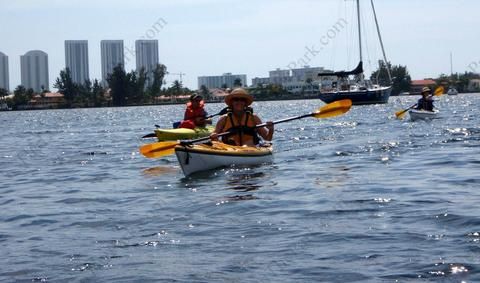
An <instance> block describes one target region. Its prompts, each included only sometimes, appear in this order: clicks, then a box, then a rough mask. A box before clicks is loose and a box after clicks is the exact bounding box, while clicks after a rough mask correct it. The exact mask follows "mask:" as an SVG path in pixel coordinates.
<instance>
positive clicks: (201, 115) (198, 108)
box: [178, 93, 212, 129]
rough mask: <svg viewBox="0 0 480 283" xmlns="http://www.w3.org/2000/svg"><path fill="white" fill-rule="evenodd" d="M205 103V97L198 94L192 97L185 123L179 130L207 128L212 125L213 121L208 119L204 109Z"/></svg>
mask: <svg viewBox="0 0 480 283" xmlns="http://www.w3.org/2000/svg"><path fill="white" fill-rule="evenodd" d="M204 107H205V101H204V100H203V97H202V96H201V95H199V94H197V93H194V94H192V95H191V96H190V101H189V102H188V103H187V108H186V109H185V115H184V118H183V121H182V122H181V123H180V125H179V126H178V127H179V128H187V129H195V128H196V127H205V126H206V125H207V124H211V123H212V120H211V119H206V117H207V115H208V113H207V111H205V109H204Z"/></svg>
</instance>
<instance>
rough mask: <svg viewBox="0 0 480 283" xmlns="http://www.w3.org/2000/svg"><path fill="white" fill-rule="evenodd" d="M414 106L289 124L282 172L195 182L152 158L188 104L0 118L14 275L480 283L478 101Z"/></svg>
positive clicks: (5, 242) (3, 194) (284, 110)
mask: <svg viewBox="0 0 480 283" xmlns="http://www.w3.org/2000/svg"><path fill="white" fill-rule="evenodd" d="M413 102H414V98H406V97H401V98H391V99H390V103H389V104H388V105H376V106H362V107H354V108H352V110H351V111H350V112H349V113H347V114H346V115H344V116H341V117H337V118H334V119H329V120H326V119H321V120H316V119H313V118H308V119H303V120H298V121H293V122H290V123H285V124H280V125H278V126H277V132H276V135H275V138H274V142H275V161H274V163H273V164H270V165H265V166H260V167H254V168H237V169H235V168H229V169H222V170H216V171H212V172H207V173H205V174H200V175H198V176H196V177H194V178H184V177H183V175H182V173H181V170H180V168H179V166H178V164H177V162H176V159H175V158H174V157H173V156H171V157H168V158H165V159H157V160H147V159H145V158H143V156H141V155H139V153H138V146H139V145H140V144H141V143H142V142H144V141H142V140H141V139H140V137H141V136H142V135H144V134H147V133H149V132H151V130H152V129H153V125H154V124H160V125H166V126H167V125H171V123H172V122H173V121H174V119H175V118H177V117H180V116H182V111H183V106H182V105H177V106H157V107H133V108H115V109H113V108H110V109H108V108H107V109H79V110H69V111H65V110H57V111H29V112H8V113H5V112H3V113H0V130H1V140H0V170H1V179H0V210H1V214H0V252H1V253H0V254H1V256H0V281H2V282H32V281H34V282H104V281H112V282H162V281H165V282H167V281H168V282H170V281H173V280H176V282H314V281H315V282H461V281H465V282H480V206H479V203H480V188H479V184H480V155H479V154H480V124H479V122H478V117H479V105H480V95H459V96H456V97H448V96H443V97H441V98H440V100H439V101H438V102H437V103H436V105H437V106H438V107H439V108H440V109H441V114H442V117H441V118H440V119H437V120H434V121H430V122H424V121H423V122H422V121H421V122H415V123H412V122H410V121H408V119H405V120H403V121H399V120H396V119H395V118H394V113H395V111H397V110H399V109H401V108H404V107H407V106H409V105H411V104H412V103H413ZM321 105H323V103H321V102H320V101H318V100H299V101H282V102H261V103H255V105H254V106H255V111H256V112H257V113H259V115H260V116H261V117H263V119H264V120H266V119H272V120H275V119H280V118H285V117H288V116H296V115H300V114H305V113H309V112H311V111H314V110H315V109H316V108H318V107H320V106H321ZM207 107H208V110H209V111H210V112H211V113H214V112H216V111H218V110H220V109H221V108H222V107H223V105H221V104H209V105H207ZM407 118H408V115H407Z"/></svg>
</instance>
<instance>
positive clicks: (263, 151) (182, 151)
mask: <svg viewBox="0 0 480 283" xmlns="http://www.w3.org/2000/svg"><path fill="white" fill-rule="evenodd" d="M175 154H176V156H177V159H178V162H179V163H180V166H181V168H182V171H183V173H184V174H185V176H189V175H191V174H193V173H196V172H200V171H206V170H211V169H215V168H219V167H225V166H232V165H240V166H243V165H259V164H263V163H269V162H272V160H273V149H272V146H271V145H270V146H258V147H246V146H232V145H228V144H224V143H221V142H212V143H208V144H197V145H191V146H177V147H175Z"/></svg>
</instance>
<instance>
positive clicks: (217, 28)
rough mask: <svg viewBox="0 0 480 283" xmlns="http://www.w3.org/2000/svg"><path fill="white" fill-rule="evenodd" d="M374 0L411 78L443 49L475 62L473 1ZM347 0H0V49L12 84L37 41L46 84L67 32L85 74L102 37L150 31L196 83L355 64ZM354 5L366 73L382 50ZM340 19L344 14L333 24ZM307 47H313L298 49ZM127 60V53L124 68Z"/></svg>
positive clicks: (435, 64) (397, 59) (479, 34)
mask: <svg viewBox="0 0 480 283" xmlns="http://www.w3.org/2000/svg"><path fill="white" fill-rule="evenodd" d="M375 4H376V9H377V14H378V17H379V21H380V25H381V31H382V36H383V39H384V43H385V47H386V52H387V57H388V59H389V60H390V61H391V62H392V63H393V64H402V65H407V67H408V70H409V71H410V73H411V75H412V76H413V78H414V79H420V78H424V77H432V76H437V75H438V74H440V73H449V72H450V60H449V56H450V52H452V53H453V58H454V66H453V68H454V71H461V72H463V71H465V70H467V69H468V70H470V68H469V66H473V65H471V64H472V63H474V62H476V63H478V64H477V65H478V66H479V70H477V72H480V62H479V61H480V20H479V18H480V16H479V15H478V14H479V13H480V1H477V0H422V1H418V0H416V1H414V0H376V1H375ZM353 5H354V1H352V0H346V1H345V0H295V1H294V0H258V1H251V0H244V1H229V0H225V1H220V0H175V1H173V0H172V1H170V0H160V1H159V0H136V1H114V0H97V1H92V0H70V1H63V0H48V1H47V0H15V1H8V0H0V38H1V39H2V40H1V41H0V51H1V52H3V53H5V54H6V55H8V56H9V64H10V87H11V88H12V89H13V88H14V87H15V86H16V85H18V84H19V83H20V55H23V54H25V53H26V52H27V51H29V50H36V49H39V50H43V51H45V52H47V53H48V55H49V69H50V74H49V75H50V83H51V85H53V82H54V80H55V78H56V77H57V76H58V73H59V71H60V70H61V69H63V68H64V66H65V55H64V40H66V39H87V40H88V41H89V55H90V58H89V60H90V77H91V78H100V76H101V75H100V74H101V68H100V40H102V39H123V40H124V43H125V46H126V47H133V46H134V41H135V40H136V39H139V38H141V37H152V38H155V39H158V40H159V50H160V52H159V53H160V61H161V63H163V64H165V65H166V66H167V68H168V70H169V71H170V72H172V73H178V72H182V73H185V74H186V75H185V76H184V78H183V79H184V83H185V84H186V85H187V86H188V87H191V88H196V87H197V77H198V76H201V75H220V74H222V73H225V72H232V73H240V74H247V77H248V80H249V82H250V81H251V79H252V78H253V77H265V76H268V71H269V70H273V69H275V68H283V69H285V68H287V67H288V66H293V65H292V62H296V65H298V66H300V65H301V61H302V58H303V62H305V61H306V62H307V63H308V64H309V65H310V66H323V67H326V68H330V69H335V70H341V69H348V68H352V67H354V65H356V63H357V61H358V59H357V57H358V55H357V54H358V52H357V51H356V49H357V42H356V31H355V29H356V22H355V18H354V13H353V12H354V9H353V7H354V6H353ZM362 12H364V13H363V18H364V21H363V22H364V23H363V28H364V32H365V40H364V41H365V48H364V57H365V59H364V61H365V67H366V69H367V75H368V72H369V70H371V69H374V68H375V66H376V61H377V60H378V59H380V58H381V53H380V49H379V44H378V41H377V38H376V37H375V32H376V31H375V29H374V25H373V18H372V16H371V9H370V1H369V0H368V1H366V0H362ZM339 21H341V22H342V23H346V24H344V25H343V27H341V28H339V26H337V29H336V30H335V33H333V32H332V31H331V30H332V28H333V27H334V26H335V24H336V23H338V22H339ZM160 22H161V23H162V24H161V25H162V27H161V28H160V26H159V25H158V24H156V23H160ZM155 27H156V28H155ZM329 32H330V33H329ZM328 36H330V37H328ZM322 39H323V40H322ZM312 47H313V49H314V50H316V51H315V52H313V54H314V55H312V53H310V55H309V56H307V57H305V56H304V55H305V53H306V52H308V51H307V48H309V49H312ZM305 58H308V60H307V59H305ZM299 61H300V62H299ZM134 64H135V60H134V58H132V60H130V62H128V63H127V64H126V67H127V69H128V70H130V69H133V68H134V67H135V65H134ZM177 78H178V77H176V76H169V77H167V81H168V82H169V83H171V81H173V80H174V79H177Z"/></svg>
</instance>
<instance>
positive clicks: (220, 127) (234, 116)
mask: <svg viewBox="0 0 480 283" xmlns="http://www.w3.org/2000/svg"><path fill="white" fill-rule="evenodd" d="M252 102H253V97H252V96H251V95H250V94H248V92H247V91H246V90H245V89H243V88H236V89H234V90H233V91H232V92H230V94H228V95H227V96H225V104H227V105H228V107H229V112H228V113H227V114H225V115H223V116H221V117H220V119H219V120H218V123H217V125H216V127H215V132H213V133H212V135H211V136H210V137H211V139H212V140H218V137H217V134H219V133H224V132H231V134H229V135H226V136H223V137H221V141H222V142H223V143H226V144H230V145H238V146H243V145H246V146H255V145H257V144H259V142H260V138H259V136H260V137H262V138H263V139H264V140H266V141H271V140H272V137H273V132H274V127H273V123H272V122H271V121H269V122H267V126H266V127H262V128H255V126H256V125H259V124H261V123H262V121H261V120H260V118H259V117H258V116H257V115H255V114H254V113H253V109H252V108H251V107H249V106H250V105H251V104H252Z"/></svg>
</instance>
